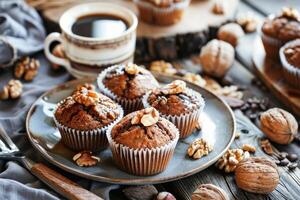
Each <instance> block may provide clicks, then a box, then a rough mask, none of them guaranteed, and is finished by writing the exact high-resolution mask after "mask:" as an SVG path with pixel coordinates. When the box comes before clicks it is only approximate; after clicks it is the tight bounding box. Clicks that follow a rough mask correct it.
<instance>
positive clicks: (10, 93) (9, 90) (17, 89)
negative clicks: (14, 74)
mask: <svg viewBox="0 0 300 200" xmlns="http://www.w3.org/2000/svg"><path fill="white" fill-rule="evenodd" d="M22 91H23V85H22V83H21V82H20V81H19V80H14V79H12V80H10V81H9V82H8V84H7V85H5V86H4V87H3V89H2V91H1V92H0V99H2V100H6V99H16V98H19V97H20V96H21V94H22Z"/></svg>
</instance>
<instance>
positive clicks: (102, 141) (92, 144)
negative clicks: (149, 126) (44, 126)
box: [54, 87, 123, 150]
mask: <svg viewBox="0 0 300 200" xmlns="http://www.w3.org/2000/svg"><path fill="white" fill-rule="evenodd" d="M122 116H123V111H122V109H121V107H120V106H119V105H118V104H116V103H115V102H113V101H112V100H111V99H110V98H109V97H106V96H104V95H102V94H100V93H97V92H95V91H93V90H89V89H88V88H86V87H81V88H80V90H78V89H77V90H76V91H75V92H74V93H73V94H72V96H69V97H67V98H66V99H64V100H63V101H62V102H61V103H59V104H58V106H57V109H56V111H55V113H54V119H55V122H56V124H57V126H58V128H59V130H60V133H61V136H62V141H63V142H64V143H65V144H66V145H67V146H68V147H70V148H72V149H74V150H98V149H101V148H104V147H105V146H107V139H106V136H105V134H106V130H107V128H108V126H109V125H112V124H114V123H116V122H117V121H118V120H119V119H121V118H122Z"/></svg>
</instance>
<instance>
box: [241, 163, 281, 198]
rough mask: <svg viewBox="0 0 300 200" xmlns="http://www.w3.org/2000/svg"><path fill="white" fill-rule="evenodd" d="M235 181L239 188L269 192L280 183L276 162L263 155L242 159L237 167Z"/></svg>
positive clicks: (255, 191)
mask: <svg viewBox="0 0 300 200" xmlns="http://www.w3.org/2000/svg"><path fill="white" fill-rule="evenodd" d="M235 181H236V183H237V185H238V187H239V188H241V189H243V190H245V191H248V192H253V193H260V194H267V193H270V192H272V191H273V190H275V188H276V187H277V185H278V183H279V174H278V170H277V166H276V164H275V163H274V162H273V161H271V160H269V159H267V158H263V157H251V158H248V159H245V160H243V161H241V162H240V163H239V164H238V165H237V167H236V169H235Z"/></svg>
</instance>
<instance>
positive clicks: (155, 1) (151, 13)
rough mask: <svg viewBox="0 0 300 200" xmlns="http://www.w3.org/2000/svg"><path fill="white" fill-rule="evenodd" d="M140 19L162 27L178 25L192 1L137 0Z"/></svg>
mask: <svg viewBox="0 0 300 200" xmlns="http://www.w3.org/2000/svg"><path fill="white" fill-rule="evenodd" d="M135 2H136V4H137V6H138V9H139V14H140V18H141V19H142V20H143V21H144V22H147V23H150V24H156V25H161V26H166V25H172V24H175V23H178V22H179V21H180V20H181V18H182V16H183V14H184V10H185V8H187V7H188V6H189V4H190V0H135Z"/></svg>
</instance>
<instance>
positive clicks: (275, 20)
mask: <svg viewBox="0 0 300 200" xmlns="http://www.w3.org/2000/svg"><path fill="white" fill-rule="evenodd" d="M297 38H300V15H299V13H298V11H297V10H296V9H293V8H283V10H282V13H281V14H280V15H278V16H276V17H269V18H267V19H266V20H265V22H264V24H263V26H262V41H263V44H264V47H265V50H266V54H267V56H268V57H270V58H273V59H278V53H279V49H280V47H281V46H283V45H284V44H285V43H286V42H288V41H291V40H294V39H297Z"/></svg>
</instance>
